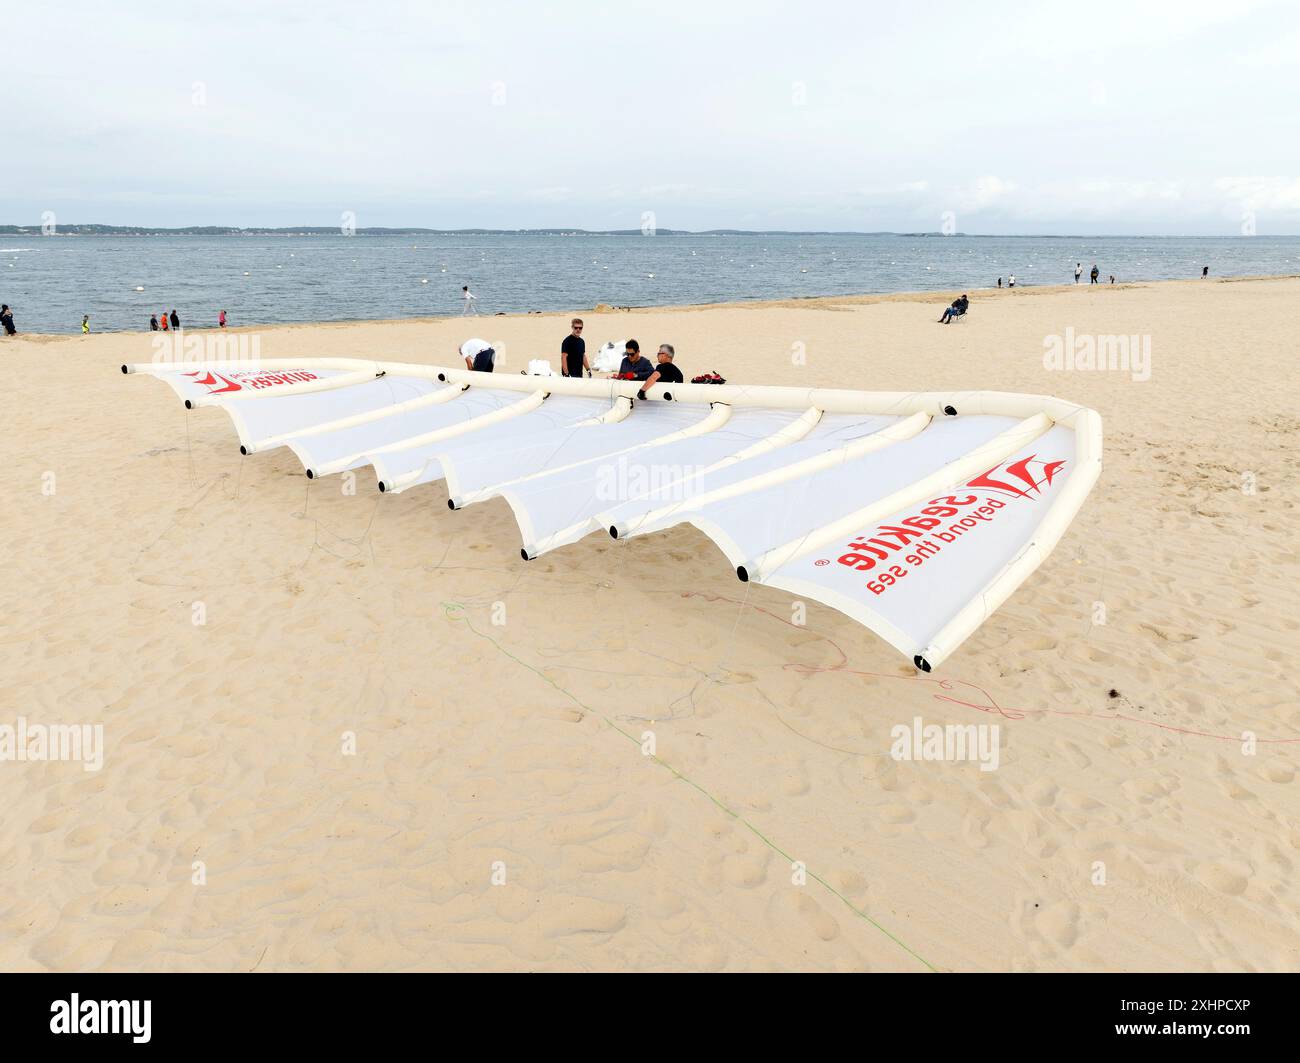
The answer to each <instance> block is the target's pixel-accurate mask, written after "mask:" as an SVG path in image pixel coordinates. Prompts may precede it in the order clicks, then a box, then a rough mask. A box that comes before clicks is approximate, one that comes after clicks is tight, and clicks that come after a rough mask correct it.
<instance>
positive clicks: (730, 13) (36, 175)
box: [0, 0, 1300, 235]
mask: <svg viewBox="0 0 1300 1063" xmlns="http://www.w3.org/2000/svg"><path fill="white" fill-rule="evenodd" d="M1295 15H1296V11H1295V8H1294V7H1293V6H1290V5H1289V4H1288V3H1287V2H1285V0H1281V2H1273V0H1259V2H1254V0H1214V2H1203V0H1180V2H1177V3H1173V2H1168V3H1167V2H1163V0H1122V2H1112V0H1094V2H1089V3H1082V2H1080V3H1076V4H1069V5H1067V4H1062V3H1056V2H1052V3H1033V2H1022V3H1015V4H1012V3H1000V2H995V3H978V4H971V3H946V2H945V3H933V4H925V5H921V4H916V3H910V2H907V0H903V2H893V3H888V4H877V3H874V2H871V3H867V2H864V0H858V2H844V3H818V2H816V0H804V2H793V0H790V2H786V3H768V2H764V0H745V2H735V3H733V2H730V0H694V2H690V3H680V2H677V0H665V2H659V3H639V2H626V0H622V2H615V0H606V2H600V3H587V2H585V0H564V2H558V0H557V2H555V3H551V4H547V3H536V2H534V3H525V2H520V3H500V2H491V0H480V2H474V3H469V2H466V3H434V2H429V3H423V4H421V3H414V2H411V3H396V2H384V0H368V2H365V3H357V2H355V0H352V2H348V3H333V2H330V0H316V2H312V3H302V4H297V5H293V6H292V7H289V6H284V7H283V9H281V5H279V4H272V3H268V2H262V3H219V2H217V3H203V4H197V5H189V4H175V3H152V2H130V0H127V2H125V3H123V4H121V5H114V4H107V3H104V2H103V0H97V2H80V0H59V2H57V3H49V4H22V5H21V6H20V5H18V4H13V3H8V2H6V3H5V5H4V19H3V23H4V33H3V38H4V44H3V58H2V59H0V84H2V85H3V86H4V92H3V97H2V98H3V99H4V101H5V111H4V116H3V123H4V141H3V150H2V152H0V174H2V175H3V176H2V178H0V223H10V224H38V223H39V222H40V219H41V215H42V212H44V211H53V212H54V213H55V215H56V217H57V219H58V221H60V222H63V223H70V222H91V221H94V222H107V223H115V224H136V225H187V224H229V225H337V224H339V223H340V219H341V216H342V214H343V212H344V211H352V212H355V214H356V221H357V224H358V225H360V226H367V225H390V226H401V225H418V226H430V227H436V228H462V227H475V226H482V227H490V228H517V227H518V228H534V227H549V226H577V227H583V228H589V229H611V228H638V227H640V226H641V224H642V218H643V215H644V214H645V213H646V212H653V214H654V221H655V223H656V224H657V225H658V226H659V227H661V228H682V229H705V228H724V227H728V228H749V229H774V228H788V229H853V230H866V231H871V230H879V229H889V230H908V231H910V230H939V229H941V228H942V226H943V223H944V219H945V212H951V216H952V217H951V220H952V222H953V223H954V224H955V227H956V228H957V229H958V230H960V231H963V232H971V233H1110V234H1119V233H1188V234H1191V233H1198V234H1199V233H1204V234H1223V235H1237V234H1239V233H1240V232H1241V231H1242V225H1243V218H1244V216H1245V215H1247V214H1248V213H1250V214H1252V215H1253V219H1254V224H1255V226H1256V229H1257V231H1258V232H1259V233H1260V234H1261V235H1267V234H1297V233H1300V139H1298V138H1297V135H1296V133H1297V129H1300V117H1297V113H1296V100H1297V94H1298V93H1300V78H1298V75H1300V20H1297V19H1296V17H1295Z"/></svg>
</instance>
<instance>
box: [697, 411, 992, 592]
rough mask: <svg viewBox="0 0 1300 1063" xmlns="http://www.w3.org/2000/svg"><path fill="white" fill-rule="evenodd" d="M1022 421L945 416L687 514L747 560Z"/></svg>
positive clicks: (736, 560)
mask: <svg viewBox="0 0 1300 1063" xmlns="http://www.w3.org/2000/svg"><path fill="white" fill-rule="evenodd" d="M1016 423H1017V422H1016V419H1015V418H1012V417H954V418H951V419H949V420H944V421H937V422H935V423H934V424H932V425H930V427H929V428H928V429H927V430H926V431H924V432H922V433H921V434H920V435H918V436H915V437H913V438H912V439H907V440H904V441H903V442H901V443H896V444H895V445H894V446H892V447H888V448H886V449H885V450H880V451H876V452H875V453H874V454H867V455H864V456H863V457H860V458H856V459H853V460H851V461H847V462H844V463H842V464H839V465H832V466H830V467H829V468H827V469H823V470H822V471H820V472H815V473H812V474H811V475H809V476H807V477H803V478H801V479H799V480H796V481H794V482H793V483H783V484H777V485H776V486H773V487H766V488H758V489H756V490H754V491H750V492H748V493H746V494H742V495H738V496H737V497H735V498H729V499H726V500H725V501H722V502H716V503H713V504H711V505H706V506H704V507H703V508H702V509H700V510H698V511H695V512H692V513H691V514H690V516H689V517H688V518H687V520H688V521H689V523H691V524H694V525H695V526H696V527H697V528H699V529H700V530H701V531H702V532H704V533H705V534H706V535H707V536H708V537H709V538H710V539H712V540H713V541H714V542H716V543H717V544H718V546H719V548H720V549H721V550H722V552H723V553H724V554H726V555H727V559H728V560H729V561H730V562H731V563H732V565H733V566H740V565H743V564H745V563H746V562H747V561H749V560H751V559H753V558H756V557H758V556H759V555H760V554H762V553H764V552H766V551H768V550H771V549H773V548H774V547H777V546H780V545H782V544H783V543H788V542H791V541H792V540H795V539H798V538H799V537H800V536H804V535H807V534H808V533H809V532H810V531H813V530H815V529H817V528H820V527H822V526H823V525H826V524H829V523H830V522H831V521H833V520H836V519H838V518H840V517H843V516H845V515H846V514H848V513H852V512H853V511H854V510H856V509H859V508H861V507H862V506H863V505H864V504H865V502H867V501H870V500H871V499H873V498H883V497H885V496H886V495H888V494H890V493H891V492H893V491H895V490H897V489H898V488H900V487H905V486H906V485H907V484H909V483H911V482H913V481H914V480H917V479H919V478H920V477H921V476H923V475H925V474H926V473H930V472H934V471H936V470H938V469H940V468H942V467H943V466H944V465H946V464H947V463H948V462H950V461H952V460H953V459H955V458H958V457H960V456H961V455H963V454H965V453H966V452H967V451H969V450H972V449H974V448H975V447H977V446H979V445H980V444H981V443H987V442H988V441H989V440H990V439H992V438H993V437H995V436H996V435H998V434H999V433H1000V432H1004V431H1006V430H1007V429H1008V428H1011V427H1013V426H1014V425H1015V424H1016Z"/></svg>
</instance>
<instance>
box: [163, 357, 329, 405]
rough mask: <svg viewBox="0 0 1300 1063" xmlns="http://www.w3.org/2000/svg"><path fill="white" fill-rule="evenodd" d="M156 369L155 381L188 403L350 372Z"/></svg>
mask: <svg viewBox="0 0 1300 1063" xmlns="http://www.w3.org/2000/svg"><path fill="white" fill-rule="evenodd" d="M155 368H156V375H157V376H158V378H159V379H160V380H164V381H166V382H167V384H168V386H169V387H171V389H172V390H173V391H175V392H176V394H177V395H179V396H180V397H181V398H182V399H184V400H186V401H187V402H190V401H195V400H200V399H208V398H215V399H229V398H235V397H245V396H248V395H260V394H262V393H264V392H266V391H269V390H271V389H277V390H282V389H285V388H288V387H290V386H292V385H298V384H303V383H307V382H311V381H322V380H330V379H335V378H338V377H342V376H345V375H347V374H348V372H349V370H347V369H322V368H319V367H301V368H298V367H295V368H290V369H280V370H271V369H258V368H241V367H239V366H230V367H227V366H221V365H215V366H203V367H196V368H194V369H185V368H181V367H175V368H173V367H170V366H167V365H162V366H158V367H155Z"/></svg>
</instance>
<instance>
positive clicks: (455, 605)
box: [442, 602, 938, 973]
mask: <svg viewBox="0 0 1300 1063" xmlns="http://www.w3.org/2000/svg"><path fill="white" fill-rule="evenodd" d="M442 611H443V614H444V615H445V616H446V617H447V619H448V620H459V621H461V622H463V623H464V624H465V625H466V626H467V627H468V628H469V629H470V631H472V632H473V633H474V634H475V635H477V636H478V637H479V638H481V639H484V640H486V641H487V642H490V643H492V645H493V646H494V647H496V649H497V650H498V651H499V652H500V653H502V654H504V655H505V656H506V657H509V658H510V660H512V661H514V662H515V664H517V665H519V666H520V667H521V668H526V669H528V671H530V672H532V673H533V674H534V675H535V676H537V677H538V678H539V679H541V680H543V681H544V682H546V683H548V684H550V685H551V686H552V687H553V688H554V689H555V690H557V691H558V692H559V693H561V694H563V695H564V696H565V697H566V698H568V699H569V700H570V701H572V702H573V703H574V704H575V705H577V706H578V707H579V708H581V709H583V710H585V711H586V712H590V713H593V714H594V715H596V716H599V717H600V718H601V719H602V720H604V721H605V723H607V724H608V725H609V726H610V727H612V728H613V729H614V730H615V731H617V732H618V733H619V734H621V735H622V736H623V737H624V738H626V739H627V740H628V741H629V742H631V743H633V744H634V745H635V746H637V748H638V749H639V748H640V746H641V742H640V739H638V738H637V737H636V736H635V735H633V734H631V733H629V732H628V731H626V730H624V729H623V728H622V727H620V726H619V725H618V723H617V722H615V721H614V720H612V719H611V718H610V717H609V716H607V715H606V714H605V713H603V712H601V711H600V710H599V709H597V708H593V707H592V706H590V705H588V704H586V703H585V702H584V701H582V700H581V699H580V698H578V697H577V695H575V694H573V693H572V692H570V691H568V690H565V689H564V687H562V686H560V684H559V683H557V682H555V680H554V679H552V678H551V677H550V676H548V675H546V673H544V672H543V671H542V670H541V669H539V668H536V667H534V666H533V665H531V664H529V663H528V662H527V661H525V660H522V659H521V658H519V657H516V656H515V655H514V654H513V653H511V652H510V651H509V650H508V649H506V648H505V647H504V646H502V645H501V643H500V642H498V641H497V640H496V639H494V638H493V637H492V636H491V635H487V634H484V633H483V632H482V631H480V630H479V629H478V628H476V627H475V626H474V623H473V621H471V620H470V618H469V617H468V616H467V615H465V607H464V606H463V605H461V604H460V603H459V602H443V603H442ZM650 759H651V760H653V761H654V762H655V763H656V764H658V765H660V766H661V767H663V768H667V769H668V771H670V772H672V774H673V776H674V777H675V778H677V779H680V780H681V781H682V782H684V783H686V784H687V785H688V786H691V787H694V789H696V790H697V791H699V793H701V794H703V795H704V796H705V797H707V798H708V799H709V800H710V801H712V802H713V804H714V805H716V806H717V807H718V808H719V809H721V810H722V811H723V812H725V813H726V814H727V815H728V816H730V817H731V818H732V819H734V820H736V821H737V822H738V823H740V824H741V825H743V826H744V827H746V828H747V829H748V830H749V831H750V832H751V833H752V834H753V835H754V836H755V837H756V838H758V840H759V841H761V842H762V843H763V844H764V845H766V846H767V847H768V848H769V849H771V850H772V851H773V852H774V853H776V854H778V855H779V856H782V857H784V858H785V859H786V860H788V861H790V862H791V863H794V858H793V857H791V856H790V854H789V853H787V852H786V851H785V850H784V849H782V848H781V847H780V846H779V845H777V844H776V843H775V842H774V841H772V840H771V839H770V838H769V837H767V835H765V834H764V833H763V832H762V831H761V830H759V829H758V828H757V827H755V826H754V824H752V823H750V822H749V820H747V819H746V818H745V817H744V816H742V815H741V814H740V813H739V812H736V811H735V810H733V809H731V808H728V807H727V806H726V805H725V804H723V803H722V801H721V800H719V799H718V798H717V797H715V796H714V795H713V794H711V793H709V791H708V790H706V789H705V788H704V787H703V786H701V785H700V784H699V783H697V782H696V781H695V780H694V779H691V778H688V777H687V776H685V775H683V774H682V773H681V772H680V771H678V770H677V769H676V768H674V767H673V766H672V765H671V764H669V763H668V762H667V761H666V760H664V759H662V758H661V757H659V756H658V755H652V756H651V757H650ZM808 877H809V878H811V879H813V881H815V882H818V883H820V884H821V885H822V886H823V887H824V888H825V889H826V890H828V891H829V892H830V893H831V894H833V895H834V896H836V897H838V898H839V899H840V900H841V901H842V902H843V903H844V905H845V907H847V908H848V909H849V911H851V912H853V913H854V914H855V915H858V916H860V917H861V918H863V919H865V920H866V921H867V922H868V923H870V924H871V925H872V926H874V927H875V928H876V929H877V930H879V931H880V932H881V933H882V934H884V935H885V937H887V938H889V940H890V941H892V942H893V943H894V944H895V945H897V946H898V947H899V948H901V949H902V950H903V951H904V952H906V953H907V954H908V955H909V956H912V957H913V958H914V959H916V960H918V961H920V962H921V963H923V964H925V966H926V967H927V968H929V969H930V970H931V971H935V972H936V973H937V972H938V968H937V967H935V966H934V964H932V963H931V962H930V961H929V960H927V959H926V958H925V957H924V956H921V955H920V954H918V953H917V952H916V951H915V950H914V949H911V948H909V947H908V946H907V945H906V944H905V943H904V942H902V941H900V940H899V939H898V938H897V937H896V936H895V935H894V934H891V933H890V932H889V931H888V930H886V929H885V928H884V927H883V926H881V925H880V924H879V923H878V922H876V921H875V920H874V919H872V918H871V916H869V915H868V914H867V913H866V912H864V911H863V910H862V909H861V908H858V907H857V906H856V905H854V903H853V902H852V901H850V900H849V899H848V898H847V897H845V896H844V894H842V893H841V892H840V891H839V890H837V889H836V888H835V887H834V886H832V885H831V884H830V883H829V882H827V881H826V880H825V879H824V878H822V877H821V876H820V875H818V874H816V873H815V872H813V871H809V872H808Z"/></svg>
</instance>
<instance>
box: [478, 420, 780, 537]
mask: <svg viewBox="0 0 1300 1063" xmlns="http://www.w3.org/2000/svg"><path fill="white" fill-rule="evenodd" d="M634 416H635V415H634ZM800 416H802V412H801V411H799V410H761V409H756V410H739V411H736V412H734V413H732V415H731V416H730V417H729V418H728V419H727V421H726V422H725V423H724V424H723V425H722V426H721V427H718V428H715V429H713V430H711V431H709V432H705V433H701V434H699V435H693V436H691V437H689V438H686V439H678V440H675V441H672V442H665V443H654V442H653V441H651V442H649V443H647V444H645V445H643V446H639V447H634V448H632V449H629V450H626V451H622V452H620V453H617V454H614V455H607V456H604V457H602V458H600V459H599V460H597V461H587V462H584V463H583V464H580V465H575V466H572V467H570V468H567V469H560V470H558V471H556V472H550V473H543V474H539V475H536V476H531V477H529V478H527V479H524V480H521V481H518V482H516V483H514V484H513V485H511V486H508V487H502V488H501V489H500V494H501V496H502V497H503V498H505V499H506V501H507V502H509V503H510V507H511V509H513V510H514V514H515V520H516V521H517V522H518V523H519V530H520V532H521V534H522V536H523V540H524V546H523V549H524V552H525V554H526V555H527V556H529V557H536V556H538V555H539V554H542V553H545V552H546V551H547V550H554V549H556V548H557V547H560V546H564V545H565V544H567V543H572V542H577V540H579V539H581V538H582V537H583V536H584V535H587V534H588V533H589V532H592V531H595V530H596V529H597V528H603V527H604V526H605V525H604V523H603V521H602V520H600V519H598V517H599V515H600V514H601V513H602V512H603V511H604V510H605V509H606V508H607V507H608V506H610V505H611V504H617V503H618V502H619V501H620V500H623V499H635V498H642V497H645V496H647V495H649V494H652V493H656V492H657V493H665V492H667V493H673V492H683V493H684V492H689V491H690V490H691V485H692V484H693V483H694V482H695V481H696V480H697V479H699V477H700V476H701V474H703V473H704V472H705V470H707V469H708V468H710V467H711V466H714V465H716V464H718V463H719V462H722V461H725V460H726V459H727V458H728V457H729V456H731V455H734V454H737V453H740V452H743V451H744V450H745V449H746V448H749V447H753V446H754V445H755V444H758V443H760V442H762V441H763V440H765V439H769V438H771V437H772V436H773V435H775V434H776V433H778V432H780V431H781V430H782V429H783V428H786V427H788V426H789V425H790V424H791V423H792V422H794V421H796V420H798V418H799V417H800ZM738 464H740V465H743V464H744V462H740V463H738Z"/></svg>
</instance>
